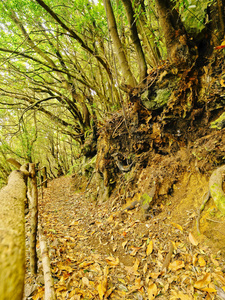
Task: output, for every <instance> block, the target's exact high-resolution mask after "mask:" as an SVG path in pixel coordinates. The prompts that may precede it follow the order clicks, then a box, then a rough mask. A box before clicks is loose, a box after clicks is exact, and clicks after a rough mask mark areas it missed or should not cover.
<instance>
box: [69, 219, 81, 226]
mask: <svg viewBox="0 0 225 300" xmlns="http://www.w3.org/2000/svg"><path fill="white" fill-rule="evenodd" d="M79 223H80V221H75V220H73V221H72V222H71V223H70V225H69V226H72V225H73V226H77V225H79Z"/></svg>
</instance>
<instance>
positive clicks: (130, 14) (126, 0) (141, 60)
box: [122, 0, 147, 81]
mask: <svg viewBox="0 0 225 300" xmlns="http://www.w3.org/2000/svg"><path fill="white" fill-rule="evenodd" d="M122 2H123V5H124V7H125V10H126V14H127V19H128V23H129V26H130V32H131V40H132V42H133V44H134V48H135V51H136V54H137V61H138V64H139V72H140V81H143V80H144V79H145V78H146V76H147V64H146V60H145V56H144V52H143V49H142V46H141V42H140V39H139V37H138V31H137V26H136V21H135V18H134V11H133V7H132V3H131V1H130V0H122Z"/></svg>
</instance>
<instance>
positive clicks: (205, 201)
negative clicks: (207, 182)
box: [196, 191, 210, 234]
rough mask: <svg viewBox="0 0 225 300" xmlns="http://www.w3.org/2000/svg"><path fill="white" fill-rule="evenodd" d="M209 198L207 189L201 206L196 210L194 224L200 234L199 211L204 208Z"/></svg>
mask: <svg viewBox="0 0 225 300" xmlns="http://www.w3.org/2000/svg"><path fill="white" fill-rule="evenodd" d="M209 198H210V191H208V192H206V193H205V194H204V196H203V201H202V204H201V206H200V208H199V210H198V215H197V219H196V226H197V232H198V234H201V232H200V228H199V223H200V218H201V212H202V211H203V209H204V208H205V205H206V203H207V202H208V200H209Z"/></svg>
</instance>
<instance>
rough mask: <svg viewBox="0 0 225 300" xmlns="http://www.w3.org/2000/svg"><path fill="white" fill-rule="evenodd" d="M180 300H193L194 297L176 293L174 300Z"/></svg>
mask: <svg viewBox="0 0 225 300" xmlns="http://www.w3.org/2000/svg"><path fill="white" fill-rule="evenodd" d="M175 297H176V299H180V300H192V299H193V298H192V296H189V295H186V294H183V293H182V292H178V293H176V294H175V293H174V298H173V299H175Z"/></svg>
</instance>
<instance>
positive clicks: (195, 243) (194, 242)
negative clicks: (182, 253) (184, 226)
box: [188, 232, 198, 246]
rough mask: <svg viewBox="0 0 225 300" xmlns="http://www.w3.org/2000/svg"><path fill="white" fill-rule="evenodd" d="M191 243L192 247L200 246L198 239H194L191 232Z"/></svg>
mask: <svg viewBox="0 0 225 300" xmlns="http://www.w3.org/2000/svg"><path fill="white" fill-rule="evenodd" d="M188 237H189V241H190V242H191V243H192V245H194V246H197V245H198V241H197V240H196V238H195V237H194V235H193V234H192V233H191V232H189V236H188Z"/></svg>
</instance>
